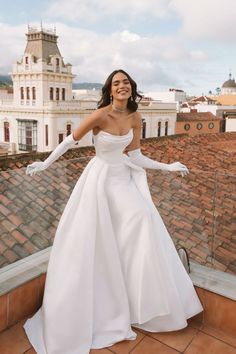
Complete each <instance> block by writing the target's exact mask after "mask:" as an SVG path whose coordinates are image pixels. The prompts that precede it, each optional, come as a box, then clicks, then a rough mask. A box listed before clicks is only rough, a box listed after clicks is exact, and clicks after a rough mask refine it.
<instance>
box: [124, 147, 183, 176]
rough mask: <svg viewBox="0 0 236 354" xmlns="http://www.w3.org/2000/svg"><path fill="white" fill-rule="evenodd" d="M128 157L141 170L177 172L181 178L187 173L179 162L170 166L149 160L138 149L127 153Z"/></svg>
mask: <svg viewBox="0 0 236 354" xmlns="http://www.w3.org/2000/svg"><path fill="white" fill-rule="evenodd" d="M128 155H129V158H130V160H131V162H133V163H134V164H135V165H138V166H140V167H143V168H150V169H153V170H163V171H178V172H180V173H181V176H182V177H184V176H185V175H187V174H188V173H189V170H188V168H187V167H186V166H185V165H183V164H182V163H180V162H173V163H170V164H168V163H162V162H158V161H155V160H152V159H150V158H149V157H147V156H144V155H143V154H142V153H141V150H140V149H135V150H132V151H129V152H128Z"/></svg>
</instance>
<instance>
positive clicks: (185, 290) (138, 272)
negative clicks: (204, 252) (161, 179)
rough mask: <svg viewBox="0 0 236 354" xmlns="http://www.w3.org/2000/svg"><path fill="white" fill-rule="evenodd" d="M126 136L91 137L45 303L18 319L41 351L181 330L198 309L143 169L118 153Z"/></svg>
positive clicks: (84, 351)
mask: <svg viewBox="0 0 236 354" xmlns="http://www.w3.org/2000/svg"><path fill="white" fill-rule="evenodd" d="M132 137H133V132H132V130H130V131H129V132H128V133H127V134H125V135H123V136H115V135H112V134H109V133H107V132H104V131H101V132H100V133H98V134H97V135H96V136H95V137H94V141H95V148H96V157H94V158H93V159H92V160H91V161H90V162H89V163H88V165H87V166H86V168H85V169H84V171H83V173H82V175H81V176H80V178H79V180H78V182H77V184H76V185H75V187H74V190H73V192H72V194H71V196H70V198H69V201H68V203H67V205H66V207H65V209H64V212H63V214H62V217H61V220H60V223H59V226H58V229H57V232H56V235H55V239H54V244H53V247H52V251H51V255H50V260H49V264H48V271H47V277H46V284H45V292H44V298H43V304H42V306H41V308H40V309H39V310H38V312H37V313H36V314H35V315H34V316H33V317H32V318H31V319H29V320H27V321H26V323H25V325H24V328H25V331H26V333H27V336H28V338H29V340H30V342H31V344H32V345H33V347H34V348H35V350H36V352H37V353H38V354H88V353H89V351H90V349H91V348H94V349H95V348H96V349H98V348H103V347H108V346H111V345H113V344H114V343H116V342H119V341H121V340H125V339H126V340H134V339H135V338H136V334H135V332H134V331H133V330H132V328H131V325H133V326H134V327H137V328H142V329H145V330H148V331H152V332H162V331H172V330H178V329H181V328H183V327H185V326H186V325H187V322H186V320H187V319H188V318H189V317H191V316H194V315H195V314H197V313H199V312H201V311H202V306H201V303H200V301H199V299H198V297H197V295H196V292H195V290H194V287H193V284H192V282H191V279H190V278H189V276H188V274H187V272H186V271H185V268H184V267H183V265H182V263H181V261H180V259H179V256H178V254H177V252H176V250H175V247H174V244H173V242H172V240H171V238H170V236H169V234H168V231H167V229H166V227H165V225H164V223H163V221H162V219H161V217H160V215H159V213H158V211H157V210H156V207H155V205H154V204H153V202H152V199H151V195H150V191H149V188H148V184H147V179H146V173H145V171H144V170H143V169H142V168H141V167H138V166H136V165H134V164H133V163H131V162H130V160H129V158H128V157H127V156H126V155H124V154H123V150H124V148H125V147H126V146H127V145H128V144H129V143H130V142H131V141H132Z"/></svg>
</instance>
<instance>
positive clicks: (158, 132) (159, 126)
mask: <svg viewBox="0 0 236 354" xmlns="http://www.w3.org/2000/svg"><path fill="white" fill-rule="evenodd" d="M157 136H161V122H158V125H157Z"/></svg>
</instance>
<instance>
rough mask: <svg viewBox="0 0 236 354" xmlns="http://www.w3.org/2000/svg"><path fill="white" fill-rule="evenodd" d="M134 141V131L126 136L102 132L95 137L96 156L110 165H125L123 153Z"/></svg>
mask: <svg viewBox="0 0 236 354" xmlns="http://www.w3.org/2000/svg"><path fill="white" fill-rule="evenodd" d="M132 139H133V129H130V131H129V132H128V133H127V134H124V135H114V134H110V133H108V132H105V131H103V130H101V131H100V132H99V133H98V134H97V135H94V145H95V150H96V156H97V157H99V158H101V159H103V160H104V161H106V162H107V163H108V164H120V163H123V161H124V155H123V151H124V149H125V148H126V146H128V145H129V144H130V143H131V141H132Z"/></svg>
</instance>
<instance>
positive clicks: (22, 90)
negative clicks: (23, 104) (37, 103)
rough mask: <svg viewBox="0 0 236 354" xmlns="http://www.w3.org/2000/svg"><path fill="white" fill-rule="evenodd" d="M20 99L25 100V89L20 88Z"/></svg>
mask: <svg viewBox="0 0 236 354" xmlns="http://www.w3.org/2000/svg"><path fill="white" fill-rule="evenodd" d="M20 99H21V100H23V99H24V87H21V88H20Z"/></svg>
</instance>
